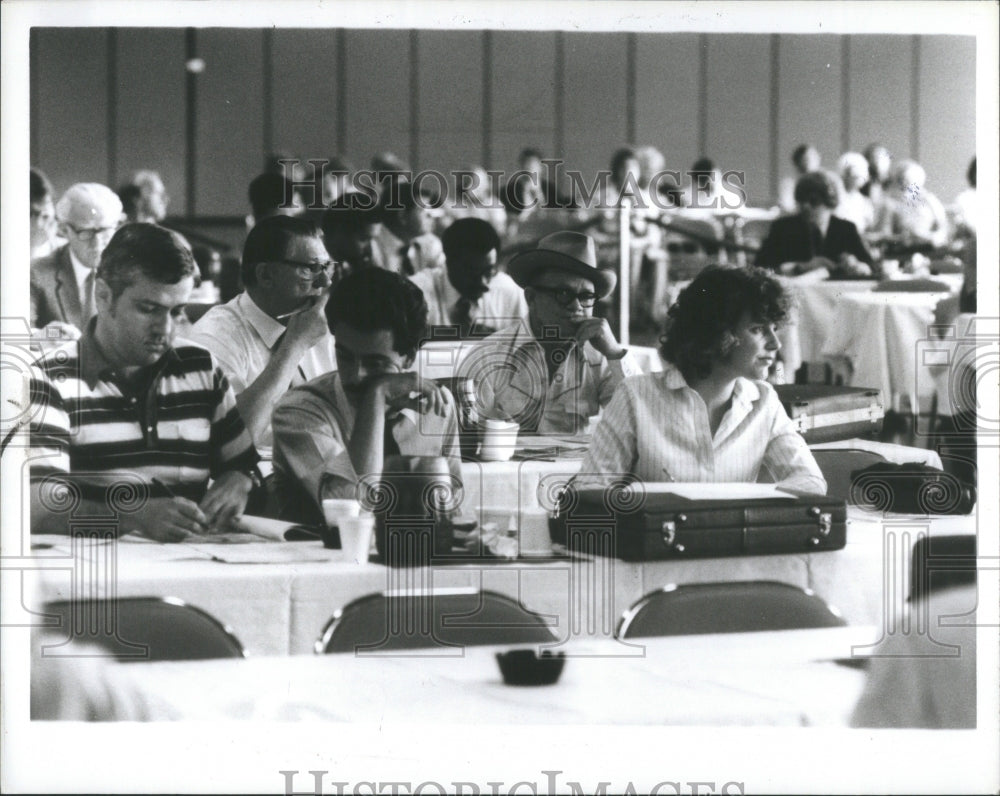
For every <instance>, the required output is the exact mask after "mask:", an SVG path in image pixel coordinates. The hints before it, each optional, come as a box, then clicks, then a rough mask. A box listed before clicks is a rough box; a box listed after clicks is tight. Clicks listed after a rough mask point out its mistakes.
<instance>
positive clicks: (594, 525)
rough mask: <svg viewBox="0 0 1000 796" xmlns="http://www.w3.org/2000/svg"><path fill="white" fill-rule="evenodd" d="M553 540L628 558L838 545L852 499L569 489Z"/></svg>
mask: <svg viewBox="0 0 1000 796" xmlns="http://www.w3.org/2000/svg"><path fill="white" fill-rule="evenodd" d="M549 530H550V533H551V536H552V540H553V541H554V542H557V543H559V544H563V545H565V546H566V547H567V548H569V549H570V550H571V551H575V552H583V553H597V554H605V555H613V556H616V557H618V558H621V559H624V560H625V561H660V560H665V559H682V558H709V557H713V556H741V555H766V554H770V553H804V552H814V551H817V550H839V549H841V548H843V547H844V545H845V544H846V543H847V504H846V502H845V501H844V500H839V499H837V498H832V497H827V496H825V495H798V496H796V497H795V498H765V499H762V500H691V499H688V498H685V497H681V496H679V495H673V494H669V493H650V494H645V493H644V491H643V489H642V487H641V485H636V487H629V488H626V489H622V487H621V485H618V486H611V487H609V488H608V489H593V488H584V489H578V490H573V489H572V488H570V489H568V490H567V491H566V492H565V493H564V494H563V496H562V499H561V500H560V506H559V511H558V512H557V513H556V514H555V515H554V516H553V517H552V518H551V519H550V522H549Z"/></svg>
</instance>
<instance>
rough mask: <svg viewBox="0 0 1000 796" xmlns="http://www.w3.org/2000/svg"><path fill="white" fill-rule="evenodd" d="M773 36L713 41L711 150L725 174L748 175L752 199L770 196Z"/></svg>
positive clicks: (710, 40)
mask: <svg viewBox="0 0 1000 796" xmlns="http://www.w3.org/2000/svg"><path fill="white" fill-rule="evenodd" d="M770 92H771V45H770V36H761V35H749V34H732V35H721V34H720V35H716V36H709V37H708V96H707V98H704V101H705V102H706V104H707V114H706V115H707V120H708V128H707V148H706V151H705V152H703V153H702V154H704V155H706V156H708V157H710V158H712V160H714V161H715V164H716V166H717V167H718V168H720V169H722V171H723V172H725V171H728V170H730V169H736V170H739V171H742V172H744V174H745V175H746V176H745V178H746V183H745V190H746V192H747V194H748V196H749V199H750V201H752V202H753V201H758V202H759V201H762V200H766V199H767V198H769V197H770V194H771V187H770V186H771V171H772V169H773V168H774V164H772V163H771V162H770V161H771V136H772V135H773V131H772V130H771V129H770V119H771V100H770Z"/></svg>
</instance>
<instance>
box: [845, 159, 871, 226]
mask: <svg viewBox="0 0 1000 796" xmlns="http://www.w3.org/2000/svg"><path fill="white" fill-rule="evenodd" d="M837 171H838V173H839V174H840V181H841V184H842V186H843V189H844V190H843V193H842V194H841V196H840V204H839V205H838V206H837V210H836V215H837V216H839V217H840V218H843V219H845V220H846V221H850V222H851V223H853V224H854V226H856V227H857V228H858V232H860V233H861V234H862V235H864V234H865V233H866V232H868V230H870V229H871V228H872V226H873V225H874V224H875V207H874V205H872V200H871V199H869V198H868V197H867V196H865V195H864V193H862V190H861V189H862V188H864V187H865V185H867V184H868V179H869V176H868V161H867V160H865V156H864V155H862V154H861V153H860V152H845V153H844V154H843V155H841V156H840V160H838V161H837Z"/></svg>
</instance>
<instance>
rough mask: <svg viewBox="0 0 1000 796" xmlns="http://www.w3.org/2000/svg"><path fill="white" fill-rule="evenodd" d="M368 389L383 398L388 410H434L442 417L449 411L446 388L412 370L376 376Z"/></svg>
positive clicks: (422, 411) (424, 412) (422, 412)
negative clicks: (422, 377)
mask: <svg viewBox="0 0 1000 796" xmlns="http://www.w3.org/2000/svg"><path fill="white" fill-rule="evenodd" d="M368 391H369V393H370V394H372V395H374V394H376V393H377V394H378V395H379V396H380V397H381V398H382V400H383V401H384V402H385V408H386V410H387V411H399V410H400V409H415V410H416V411H418V412H420V413H421V414H427V413H428V412H433V413H434V414H436V415H440V416H441V417H444V415H445V413H446V412H447V404H448V399H447V397H446V393H445V390H444V388H443V387H441V386H440V385H438V384H437V383H435V382H433V381H430V380H428V379H421V378H420V376H419V374H417V373H413V372H412V371H407V372H405V373H384V374H382V375H380V376H375V377H373V378H372V380H371V383H370V384H369V386H368Z"/></svg>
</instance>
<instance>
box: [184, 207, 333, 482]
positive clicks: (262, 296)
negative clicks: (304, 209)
mask: <svg viewBox="0 0 1000 796" xmlns="http://www.w3.org/2000/svg"><path fill="white" fill-rule="evenodd" d="M333 269H334V263H333V262H332V261H331V260H330V255H329V254H328V253H327V251H326V248H325V247H324V246H323V240H322V238H321V237H320V233H319V231H318V230H317V229H316V226H315V224H313V222H312V221H310V220H308V219H306V218H301V217H300V218H293V217H290V216H271V217H269V218H265V219H263V220H262V221H260V222H259V223H258V224H257V225H256V226H254V228H253V229H252V230H251V231H250V234H249V235H248V236H247V240H246V243H245V244H244V246H243V261H242V271H241V274H242V277H243V284H244V286H245V292H243V293H241V294H240V295H238V296H237V297H236V298H234V299H233V300H232V301H230V302H228V303H226V304H222V305H220V306H217V307H213V308H212V309H210V310H209V311H208V312H207V313H205V315H204V316H202V317H201V318H200V319H199V320H198V322H197V323H196V324H195V325H194V327H192V330H191V333H190V339H191V341H192V342H194V343H197V344H198V345H201V346H203V347H204V348H207V349H208V350H209V351H211V352H212V354H213V355H214V356H215V358H216V360H217V361H218V363H219V365H220V366H221V367H222V371H223V372H224V373H225V374H226V377H227V378H228V379H229V383H230V385H232V388H233V392H234V393H235V394H236V405H237V407H238V408H239V410H240V414H241V415H242V416H243V421H244V423H246V425H247V428H248V429H249V430H250V434H251V436H252V437H253V441H254V445H255V446H256V448H257V451H258V452H259V453H260V455H261V458H262V459H263V460H264V461H262V462H261V472H262V473H264V475H268V474H269V473H270V461H271V449H272V447H273V441H272V434H271V410H272V409H273V408H274V405H275V404H276V403H277V402H278V399H279V398H280V397H281V396H282V395H283V394H284V393H285V392H287V391H288V389H289V388H290V387H294V386H296V385H299V384H305V383H306V382H307V381H310V380H312V379H314V378H316V377H317V376H321V375H323V374H325V373H329V372H330V371H334V370H336V369H337V359H336V354H335V352H334V342H333V335H331V334H330V331H329V328H328V327H327V323H326V316H325V314H324V308H325V307H326V302H327V299H328V298H329V293H330V284H331V279H332V277H333V273H334V270H333Z"/></svg>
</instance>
